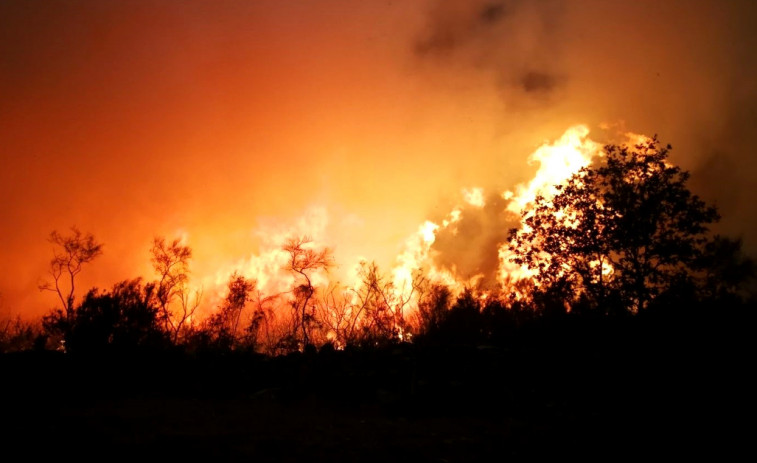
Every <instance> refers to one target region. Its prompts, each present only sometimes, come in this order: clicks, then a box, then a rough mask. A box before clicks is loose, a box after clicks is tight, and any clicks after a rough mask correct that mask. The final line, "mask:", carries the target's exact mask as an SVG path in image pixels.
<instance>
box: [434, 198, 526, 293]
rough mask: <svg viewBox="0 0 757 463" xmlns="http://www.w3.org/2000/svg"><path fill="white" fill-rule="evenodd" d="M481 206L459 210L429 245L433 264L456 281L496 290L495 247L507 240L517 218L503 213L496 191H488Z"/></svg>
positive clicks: (496, 256)
mask: <svg viewBox="0 0 757 463" xmlns="http://www.w3.org/2000/svg"><path fill="white" fill-rule="evenodd" d="M485 199H486V200H485V203H484V204H483V205H481V206H477V205H475V204H466V205H464V206H462V207H460V209H459V210H460V219H459V220H458V221H456V222H455V223H452V224H450V225H449V226H447V227H444V228H441V229H439V230H438V231H437V233H436V240H435V241H434V243H433V245H432V246H431V250H432V251H433V252H432V256H434V263H435V264H436V265H437V266H439V267H440V268H442V269H445V270H447V271H449V272H450V273H451V274H452V275H454V276H455V277H456V279H457V280H459V281H471V280H475V281H474V282H475V283H476V284H477V285H480V287H482V288H488V289H492V288H495V287H496V284H497V283H496V279H497V270H498V267H499V257H498V253H497V251H498V248H499V246H500V245H501V244H502V243H505V242H506V241H507V233H508V230H509V229H510V228H514V227H517V226H518V224H519V217H517V216H515V215H513V214H512V213H509V212H507V210H506V208H507V204H508V203H509V201H506V200H505V199H504V198H503V197H502V194H501V193H500V192H490V193H489V194H488V195H487V196H486V198H485Z"/></svg>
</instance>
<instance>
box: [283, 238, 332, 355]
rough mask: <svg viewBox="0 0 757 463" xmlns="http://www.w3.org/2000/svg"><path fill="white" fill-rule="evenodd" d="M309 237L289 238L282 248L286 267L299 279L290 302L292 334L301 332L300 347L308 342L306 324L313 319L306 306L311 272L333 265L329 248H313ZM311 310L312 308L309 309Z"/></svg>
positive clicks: (311, 292) (308, 298)
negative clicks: (285, 254)
mask: <svg viewBox="0 0 757 463" xmlns="http://www.w3.org/2000/svg"><path fill="white" fill-rule="evenodd" d="M311 243H312V240H311V239H310V238H309V237H306V236H305V237H297V238H290V239H289V240H287V242H286V243H285V244H284V247H283V249H284V250H285V251H286V252H287V253H289V266H288V269H289V270H290V271H291V272H292V273H294V274H295V276H296V278H297V279H298V280H300V284H299V285H298V286H296V287H295V288H294V295H295V299H294V301H293V303H292V308H293V310H294V327H293V334H295V335H296V332H297V330H298V329H299V330H301V332H302V347H303V348H304V346H306V345H308V344H309V343H310V337H309V333H308V325H309V324H311V323H312V321H313V318H314V317H313V315H312V314H310V313H308V307H309V304H310V301H311V299H312V298H313V295H314V294H315V287H314V286H313V282H312V274H313V273H314V272H317V271H319V270H328V269H329V268H330V267H331V266H333V255H332V251H331V249H329V248H323V249H313V248H312V247H311V246H310V244H311ZM311 311H312V310H311Z"/></svg>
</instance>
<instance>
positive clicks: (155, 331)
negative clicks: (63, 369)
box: [44, 278, 168, 353]
mask: <svg viewBox="0 0 757 463" xmlns="http://www.w3.org/2000/svg"><path fill="white" fill-rule="evenodd" d="M159 314H160V307H159V301H158V299H157V297H156V289H155V286H154V285H153V284H147V285H142V281H141V279H139V278H137V279H134V280H125V281H122V282H120V283H116V284H115V285H114V286H113V288H112V289H111V290H110V291H100V290H98V289H97V288H93V289H91V290H90V291H89V292H88V293H87V294H86V295H85V296H84V298H83V300H82V302H81V304H80V305H79V306H78V307H77V308H76V311H75V312H74V315H73V316H72V317H70V318H67V317H65V316H64V314H63V313H62V312H61V311H57V312H53V313H52V314H50V315H48V316H47V317H45V320H44V323H45V327H46V329H47V330H48V332H51V333H59V334H62V335H63V338H64V340H65V346H66V351H67V352H72V353H105V352H116V351H117V352H133V351H134V350H135V349H138V348H163V347H166V341H167V339H168V333H166V332H165V331H163V329H162V327H161V323H160V318H159Z"/></svg>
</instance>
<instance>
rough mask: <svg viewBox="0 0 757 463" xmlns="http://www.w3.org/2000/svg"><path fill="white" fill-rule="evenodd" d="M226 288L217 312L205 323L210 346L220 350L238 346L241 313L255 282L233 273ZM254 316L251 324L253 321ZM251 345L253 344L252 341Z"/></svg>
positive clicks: (249, 298)
mask: <svg viewBox="0 0 757 463" xmlns="http://www.w3.org/2000/svg"><path fill="white" fill-rule="evenodd" d="M227 287H228V291H229V292H228V294H227V295H226V297H225V298H224V300H223V302H222V303H221V305H220V307H219V308H218V311H217V312H216V313H214V314H213V315H211V316H210V318H208V320H207V321H206V323H205V325H206V326H205V330H206V331H207V333H206V334H207V335H208V337H209V342H210V344H212V345H213V346H214V347H216V348H220V349H233V348H235V347H237V345H238V344H239V341H240V339H239V337H240V331H242V327H240V320H241V318H242V311H243V310H244V308H245V306H246V305H247V303H248V302H249V301H250V300H251V293H252V291H253V290H254V289H255V282H254V281H252V280H248V279H247V278H245V277H244V276H242V275H240V274H239V273H237V272H234V273H233V274H232V275H231V277H229V282H228V286H227ZM256 313H257V311H256ZM254 315H255V314H253V320H252V321H251V323H252V322H254V321H255V317H254ZM248 328H249V327H248ZM248 331H249V330H248ZM252 344H254V341H253V342H252ZM252 347H254V345H253V346H252Z"/></svg>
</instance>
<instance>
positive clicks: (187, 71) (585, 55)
mask: <svg viewBox="0 0 757 463" xmlns="http://www.w3.org/2000/svg"><path fill="white" fill-rule="evenodd" d="M756 20H757V8H755V6H753V2H750V1H743V2H736V1H733V2H720V1H687V0H680V1H665V2H656V1H634V2H620V1H618V2H613V1H603V0H581V1H557V0H544V1H537V2H530V1H529V2H526V1H462V0H460V1H438V0H424V1H387V0H384V1H360V2H356V1H351V0H343V1H336V0H319V1H308V0H302V1H299V0H291V1H285V2H282V1H255V2H249V1H223V0H222V1H210V0H206V1H191V0H190V1H182V2H169V1H123V2H120V1H111V2H101V1H97V0H81V1H56V0H48V1H45V2H29V1H27V0H6V1H4V2H2V3H0V96H2V98H0V159H1V160H2V168H1V169H0V217H1V218H2V219H1V220H2V221H1V222H0V256H2V258H3V261H4V263H5V266H4V270H3V272H0V293H1V294H2V300H1V301H0V316H6V315H16V314H27V315H38V314H42V313H45V312H46V311H47V310H49V309H50V308H51V307H52V306H53V305H54V304H55V298H53V297H52V295H51V294H48V293H42V294H41V293H40V292H39V291H38V290H37V289H36V288H37V284H38V282H39V280H40V278H43V277H44V276H45V270H46V267H47V263H48V261H49V258H50V252H51V248H50V245H49V244H48V243H47V242H46V237H47V235H48V234H49V233H50V231H52V230H54V229H58V230H61V231H63V230H65V229H67V228H68V227H70V226H71V225H76V226H78V227H80V228H81V229H82V230H85V231H90V232H92V233H94V234H95V236H96V237H97V238H98V239H99V240H100V241H102V242H103V243H104V244H105V247H104V254H103V256H101V257H100V258H99V259H98V260H97V261H95V262H94V263H93V264H92V265H91V266H90V267H88V268H86V269H85V271H84V274H83V275H82V276H83V277H84V278H83V280H82V285H83V287H82V289H84V288H86V287H89V286H92V285H97V286H100V287H109V286H111V285H112V284H113V283H115V282H116V281H118V280H122V279H125V278H131V277H135V276H140V275H141V276H145V277H149V278H151V277H152V274H151V273H150V266H149V254H148V250H149V248H150V244H151V241H152V237H153V236H155V235H164V236H167V237H169V238H171V237H174V236H179V235H184V236H186V238H187V243H188V244H189V245H190V246H191V247H192V248H193V249H194V252H195V258H194V260H193V269H194V270H195V273H196V274H203V275H209V274H212V273H214V272H216V271H217V269H219V268H222V267H229V266H230V265H233V263H234V262H238V261H240V260H244V259H247V258H249V256H250V255H252V254H254V253H255V252H257V250H258V249H259V245H260V240H261V233H265V231H266V230H270V229H280V228H281V227H284V228H286V227H289V226H294V225H296V223H297V221H298V220H300V218H301V217H303V216H305V217H308V216H311V217H312V216H314V215H315V216H317V217H316V219H317V220H323V221H325V222H324V223H325V225H324V227H323V230H322V232H320V233H322V235H323V239H324V240H325V241H326V242H328V243H329V244H332V245H333V246H335V247H336V252H337V261H340V260H342V261H344V262H345V263H347V262H346V261H348V260H349V259H351V258H354V257H355V256H358V255H361V256H364V257H366V258H368V259H376V260H377V261H378V262H379V263H380V264H381V265H384V266H388V265H390V264H391V262H392V259H393V257H394V256H396V254H397V253H398V252H400V251H401V247H402V244H403V242H404V240H405V238H406V237H407V236H408V235H409V234H412V233H413V232H414V231H415V230H417V228H418V225H419V224H420V223H422V221H423V220H425V219H426V218H435V217H438V216H440V215H441V214H444V213H446V212H448V211H449V205H450V204H451V203H453V202H456V201H458V200H459V194H460V193H459V192H460V190H461V189H462V188H464V187H471V186H482V187H485V188H487V189H491V191H503V190H504V189H507V188H510V187H512V186H513V185H515V184H516V183H518V182H523V181H525V180H527V179H528V178H529V176H530V175H532V173H533V169H534V168H533V166H529V165H528V164H527V163H526V159H527V157H528V155H529V154H530V152H531V151H533V149H534V148H536V147H537V146H539V145H540V144H541V143H543V142H544V141H545V140H548V139H554V138H555V137H558V136H559V135H560V134H561V133H562V132H563V131H564V130H565V129H567V128H568V127H569V126H571V125H573V124H576V123H585V124H588V125H589V126H590V127H591V128H592V135H591V136H592V137H593V138H595V139H597V140H599V141H602V137H603V136H606V135H605V134H603V132H602V130H600V128H599V125H600V124H601V123H603V122H607V123H612V124H621V123H622V127H624V128H625V129H627V130H632V131H634V132H637V133H646V134H650V135H651V134H654V133H657V134H658V135H659V136H660V138H661V140H663V141H664V142H666V143H671V144H672V145H673V148H674V149H673V152H672V159H673V160H674V161H675V162H678V163H679V164H681V165H682V166H683V167H684V168H686V169H689V170H691V171H692V173H693V178H692V185H693V186H695V187H696V188H697V191H698V192H699V193H701V194H703V195H704V196H705V198H707V199H708V200H710V201H716V202H717V205H718V207H719V208H720V210H721V212H722V214H723V223H722V226H723V229H724V230H725V231H727V232H729V233H731V234H733V235H737V236H739V235H740V236H744V238H745V240H746V244H747V246H748V248H749V249H750V250H752V251H754V250H757V222H756V221H755V217H754V214H753V213H752V210H753V209H754V208H753V204H752V200H751V195H752V192H753V191H754V190H755V188H756V187H757V185H755V181H754V178H755V173H757V160H756V159H755V155H754V148H753V146H752V145H753V144H752V138H753V133H754V127H755V122H756V121H757V104H756V103H757V81H755V79H754V76H755V71H757V66H756V65H757V56H755V51H754V50H755V49H757V40H756V38H755V34H754V31H753V29H754V27H753V26H754V24H756V23H757V21H756ZM319 214H320V215H319ZM486 223H489V222H486ZM494 223H496V222H494ZM293 224H294V225H293ZM79 294H82V293H81V292H80V293H79Z"/></svg>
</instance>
